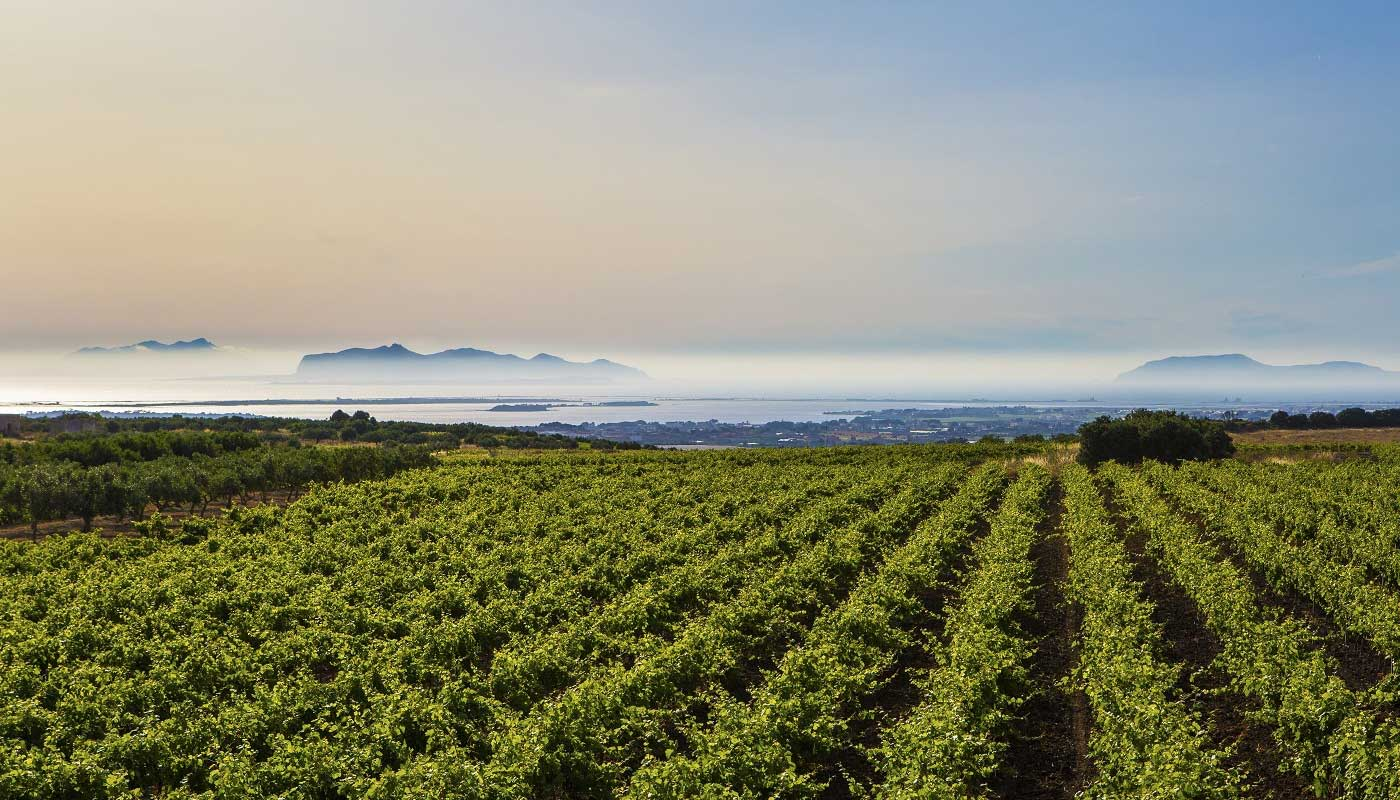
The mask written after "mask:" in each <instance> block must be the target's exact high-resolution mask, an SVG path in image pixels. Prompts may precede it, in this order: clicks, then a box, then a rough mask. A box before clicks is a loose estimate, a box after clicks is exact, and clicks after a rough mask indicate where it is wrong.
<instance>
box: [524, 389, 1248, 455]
mask: <svg viewBox="0 0 1400 800" xmlns="http://www.w3.org/2000/svg"><path fill="white" fill-rule="evenodd" d="M1131 410H1132V407H1131V406H1124V407H1117V406H1096V407H1084V406H1079V407H1066V408H1043V407H1032V406H1018V405H1011V406H996V407H991V408H987V407H970V406H965V407H949V408H934V409H928V408H891V409H885V410H883V411H878V412H868V411H865V412H862V411H846V412H843V411H832V412H828V413H829V414H830V415H831V416H832V419H829V420H823V421H820V422H782V421H778V422H761V423H747V422H719V421H717V420H713V419H712V420H706V421H703V422H695V421H675V422H648V421H643V420H636V421H630V422H584V423H579V424H568V423H563V422H550V423H546V424H542V425H534V426H517V427H519V428H520V429H522V430H529V431H535V432H537V433H541V434H563V435H565V436H578V437H592V438H603V439H611V440H613V441H623V442H637V443H639V444H644V445H656V446H659V447H680V448H706V447H828V446H832V445H842V444H899V443H915V442H967V441H976V440H978V439H981V438H984V437H988V436H990V437H995V438H998V439H1014V438H1016V437H1042V438H1046V439H1050V438H1053V437H1056V436H1069V435H1072V434H1074V433H1075V432H1076V431H1077V430H1078V429H1079V426H1080V425H1083V424H1084V423H1086V422H1089V421H1090V420H1092V419H1094V418H1095V417H1099V416H1102V415H1105V414H1107V415H1109V416H1113V417H1118V416H1122V415H1123V414H1126V413H1127V412H1129V411H1131ZM1274 410H1275V409H1272V408H1270V409H1263V408H1249V409H1241V408H1240V407H1238V406H1235V405H1234V403H1233V401H1224V402H1223V403H1222V404H1221V406H1220V407H1218V408H1195V409H1192V413H1193V414H1196V415H1199V416H1205V417H1210V418H1213V419H1240V420H1264V419H1267V418H1268V417H1269V415H1270V414H1271V413H1272V412H1273V411H1274Z"/></svg>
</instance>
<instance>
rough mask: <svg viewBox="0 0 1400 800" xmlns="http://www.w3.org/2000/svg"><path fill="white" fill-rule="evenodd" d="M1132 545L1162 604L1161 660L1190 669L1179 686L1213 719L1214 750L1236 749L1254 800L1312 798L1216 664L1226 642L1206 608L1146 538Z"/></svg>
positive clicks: (1136, 537) (1156, 613) (1151, 594)
mask: <svg viewBox="0 0 1400 800" xmlns="http://www.w3.org/2000/svg"><path fill="white" fill-rule="evenodd" d="M1127 543H1128V547H1129V550H1130V552H1131V553H1132V555H1133V558H1134V575H1133V577H1135V578H1136V579H1137V580H1139V581H1142V583H1143V585H1144V587H1145V589H1146V592H1147V596H1148V598H1149V599H1150V600H1151V601H1152V602H1153V604H1154V605H1155V606H1156V607H1155V609H1154V610H1153V614H1152V618H1153V621H1154V622H1156V623H1157V624H1158V625H1160V626H1161V629H1162V637H1163V643H1164V647H1163V652H1162V653H1161V654H1160V657H1161V658H1162V659H1164V660H1166V661H1169V662H1173V663H1179V664H1183V665H1185V669H1183V670H1182V671H1181V680H1180V682H1179V684H1178V688H1179V690H1180V691H1181V692H1182V695H1183V696H1184V697H1186V698H1188V699H1189V700H1190V702H1191V703H1192V704H1193V706H1194V708H1195V709H1196V710H1197V712H1198V713H1199V714H1200V715H1201V716H1202V717H1203V718H1204V719H1205V720H1207V723H1208V725H1207V732H1208V734H1209V736H1210V740H1211V746H1212V747H1213V748H1215V749H1217V750H1225V749H1228V748H1231V747H1233V748H1235V751H1234V755H1233V757H1232V758H1231V763H1232V764H1233V765H1234V766H1236V767H1239V768H1242V769H1243V771H1244V773H1245V774H1246V775H1247V776H1248V779H1249V781H1250V782H1251V790H1250V792H1249V796H1250V797H1256V798H1261V799H1263V798H1267V799H1268V800H1275V799H1277V800H1285V799H1287V800H1295V799H1296V798H1302V797H1312V796H1313V795H1312V789H1311V787H1310V786H1309V785H1308V784H1306V783H1304V782H1303V781H1302V780H1301V779H1300V778H1298V777H1297V776H1296V775H1293V774H1292V773H1285V772H1281V771H1280V770H1279V768H1278V766H1279V750H1278V747H1277V745H1276V744H1275V743H1274V739H1273V735H1272V731H1271V727H1270V726H1269V725H1266V724H1262V723H1259V722H1256V721H1254V720H1251V719H1250V718H1249V717H1248V711H1249V710H1250V709H1252V708H1254V707H1255V705H1254V704H1253V703H1252V702H1251V701H1250V700H1249V699H1248V698H1246V697H1244V696H1242V695H1240V694H1239V693H1237V692H1234V691H1231V690H1230V689H1229V679H1228V676H1227V675H1225V674H1224V671H1223V670H1221V669H1219V668H1218V667H1217V666H1216V664H1215V659H1216V657H1217V656H1219V655H1220V651H1221V644H1220V639H1219V638H1217V637H1216V635H1215V634H1214V633H1211V631H1210V629H1209V628H1207V627H1206V624H1205V618H1204V617H1203V616H1202V615H1201V611H1200V609H1199V608H1198V607H1197V606H1196V604H1195V603H1194V602H1192V600H1191V598H1189V597H1187V596H1186V593H1185V592H1183V591H1182V590H1181V588H1180V587H1179V586H1177V585H1176V584H1175V583H1174V582H1173V581H1172V580H1171V578H1170V577H1169V576H1168V575H1167V574H1166V572H1165V571H1164V570H1163V569H1162V568H1161V566H1160V565H1159V564H1158V563H1157V562H1156V561H1155V560H1154V559H1152V558H1151V557H1150V556H1148V555H1147V554H1146V553H1145V552H1144V542H1143V536H1142V534H1139V533H1133V534H1130V535H1129V536H1128V538H1127Z"/></svg>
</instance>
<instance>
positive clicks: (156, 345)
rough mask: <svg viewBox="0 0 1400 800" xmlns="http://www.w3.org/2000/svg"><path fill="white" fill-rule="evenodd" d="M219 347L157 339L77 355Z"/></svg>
mask: <svg viewBox="0 0 1400 800" xmlns="http://www.w3.org/2000/svg"><path fill="white" fill-rule="evenodd" d="M218 349H219V347H218V345H215V344H214V343H213V342H211V341H209V340H208V339H206V338H204V337H203V336H201V337H199V338H198V339H190V340H189V341H187V342H185V341H181V342H171V343H169V344H166V343H165V342H157V341H156V340H155V339H147V340H146V341H144V342H137V343H136V344H127V345H122V346H120V347H84V348H82V349H81V350H78V351H77V353H76V354H75V355H109V354H116V353H197V352H200V351H214V350H218Z"/></svg>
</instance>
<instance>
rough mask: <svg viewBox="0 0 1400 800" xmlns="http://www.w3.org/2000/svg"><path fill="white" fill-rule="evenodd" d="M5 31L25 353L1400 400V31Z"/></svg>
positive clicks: (216, 25)
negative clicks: (156, 352) (839, 374)
mask: <svg viewBox="0 0 1400 800" xmlns="http://www.w3.org/2000/svg"><path fill="white" fill-rule="evenodd" d="M0 13H3V18H4V20H5V22H4V24H3V25H0V109H3V111H0V187H3V188H2V189H0V351H2V352H4V353H8V354H11V355H13V354H16V353H34V352H49V351H54V352H56V351H61V350H68V349H73V348H76V347H79V346H84V345H98V344H101V345H114V344H123V343H127V342H132V341H137V340H141V339H148V338H156V339H163V340H172V339H176V338H185V339H187V338H193V337H196V336H206V337H209V338H211V339H213V340H215V341H217V342H219V343H220V344H224V345H228V346H231V347H237V348H244V349H247V350H249V351H267V352H284V353H296V352H312V351H319V350H327V349H337V348H340V347H350V346H374V345H378V344H384V343H388V342H391V341H398V342H403V343H405V344H407V345H409V346H411V347H414V348H415V349H419V350H433V349H437V348H442V347H455V346H468V345H471V346H478V347H485V348H489V349H495V350H500V351H512V352H521V353H524V354H527V355H528V354H531V353H533V352H537V351H541V350H547V351H549V352H554V353H560V354H563V355H566V356H572V357H589V358H591V357H595V356H600V355H601V356H607V357H610V358H617V359H618V360H630V362H632V363H640V365H641V366H643V367H649V368H650V369H651V370H652V371H657V369H658V367H657V365H658V364H662V365H664V364H667V363H677V364H680V363H685V359H691V360H692V362H693V363H697V364H698V363H701V362H706V363H710V364H711V365H714V364H718V365H720V366H719V367H717V368H718V369H721V370H722V369H724V366H723V365H724V364H726V363H728V362H729V361H731V360H735V359H757V360H758V361H755V362H753V363H760V362H761V361H762V360H763V359H769V360H770V361H771V362H773V363H778V362H787V363H795V362H796V361H805V362H814V361H816V362H820V361H821V359H822V358H823V357H825V356H826V355H832V356H836V357H840V358H843V359H846V360H848V361H852V362H863V363H880V364H897V363H899V359H900V358H901V357H903V356H905V355H910V356H911V357H912V356H914V355H917V356H919V357H927V356H928V355H929V354H941V355H942V356H943V357H945V358H946V359H949V361H948V362H947V363H963V364H966V363H969V362H970V361H971V362H977V363H979V364H980V365H981V367H980V368H982V369H993V370H995V369H997V366H996V365H998V364H1005V365H1024V364H1031V363H1036V364H1041V365H1044V364H1051V365H1053V366H1052V369H1054V370H1066V369H1075V368H1076V365H1086V364H1088V365H1094V366H1093V369H1106V368H1107V367H1105V366H1104V365H1110V364H1121V368H1122V369H1127V368H1129V367H1131V366H1133V365H1134V364H1135V363H1136V362H1137V361H1139V360H1141V359H1142V358H1145V357H1159V356H1164V355H1171V354H1189V353H1214V352H1246V353H1249V354H1251V355H1255V356H1257V357H1260V358H1264V359H1266V360H1276V361H1284V362H1289V361H1299V360H1309V359H1323V358H1356V359H1365V360H1370V361H1372V362H1373V363H1379V364H1381V365H1382V366H1387V367H1390V368H1397V369H1400V344H1397V339H1396V337H1395V336H1394V335H1393V334H1394V332H1395V324H1394V321H1393V320H1394V317H1395V312H1394V308H1395V307H1396V305H1397V300H1400V224H1397V223H1398V222H1400V147H1397V146H1396V141H1397V133H1398V132H1400V48H1397V47H1396V46H1395V42H1397V41H1400V6H1397V5H1396V4H1394V3H1336V4H1320V3H1288V2H1269V3H1233V4H1219V3H1189V2H1183V3H1140V4H1135V3H1113V4H1099V3H1095V4H1088V3H1084V4H1079V3H1046V2H1036V3H998V2H979V3H959V4H952V3H933V2H919V3H901V2H882V3H846V2H833V3H823V2H812V1H810V0H808V1H806V2H765V3H730V2H695V3H682V2H667V3H654V2H622V1H621V0H618V1H617V2H579V1H578V0H574V1H572V2H557V3H549V2H501V3H473V2H433V0H417V1H415V2H403V3H382V2H325V1H323V0H300V1H299V2H296V3H287V2H280V0H279V1H276V2H269V1H265V0H237V1H234V0H201V2H197V3H190V2H144V1H143V0H132V1H131V2H124V3H111V2H106V1H105V0H104V1H103V2H82V1H81V0H73V1H72V2H63V3H53V2H47V0H45V1H43V2H30V1H29V0H18V1H16V0H0ZM668 359H670V360H672V361H668ZM989 365H990V366H989ZM662 371H664V369H663V370H662Z"/></svg>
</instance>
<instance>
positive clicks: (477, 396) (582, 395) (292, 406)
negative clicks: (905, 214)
mask: <svg viewBox="0 0 1400 800" xmlns="http://www.w3.org/2000/svg"><path fill="white" fill-rule="evenodd" d="M587 392H588V390H587V389H583V390H581V389H580V387H577V386H575V387H558V386H489V387H483V386H476V387H468V386H450V387H449V386H442V385H433V386H405V385H393V386H383V385H380V386H366V385H356V386H334V385H321V384H300V383H282V382H276V381H272V380H267V379H239V380H217V381H209V380H205V381H184V380H171V381H130V382H122V381H105V382H102V383H100V384H98V383H81V382H68V383H61V384H60V383H47V384H37V383H34V384H30V385H18V384H9V385H4V386H0V413H25V412H30V411H55V410H58V409H75V410H83V411H138V410H145V411H151V412H159V413H186V414H194V413H214V414H260V415H263V416H270V417H302V418H307V419H324V418H326V417H329V416H330V415H331V413H332V412H334V411H335V410H336V409H344V410H345V411H355V410H359V409H363V410H365V411H368V412H369V413H371V414H373V415H374V416H375V417H377V418H379V419H382V420H408V421H416V422H479V423H483V424H488V425H538V424H542V423H546V422H567V423H573V424H577V423H581V422H621V421H630V420H647V421H662V422H667V421H680V420H696V421H702V420H710V419H714V420H718V421H720V422H753V423H762V422H771V421H774V420H789V421H794V422H803V421H819V420H825V419H831V418H832V415H831V414H830V413H828V412H834V411H852V412H861V411H879V410H881V409H886V408H919V407H925V408H938V407H945V406H995V405H1007V404H1009V403H1008V401H984V400H966V399H961V398H944V399H940V398H927V399H894V398H873V399H871V398H865V399H848V398H840V397H829V398H795V399H792V398H739V397H694V396H690V397H683V396H667V395H665V394H655V395H617V394H612V395H604V394H591V393H587ZM405 397H413V398H418V399H424V398H441V397H452V398H470V399H471V402H462V401H450V402H423V401H421V400H419V401H415V402H412V403H404V402H394V401H393V400H392V399H387V398H405ZM376 398H378V399H376ZM276 400H296V401H299V402H281V403H279V402H268V401H276ZM617 400H646V401H650V402H654V403H656V405H654V406H641V407H638V406H597V405H594V406H586V405H573V406H571V405H569V404H584V403H599V402H606V401H617ZM232 401H259V402H256V403H254V402H248V403H238V402H232ZM308 401H316V402H308ZM322 401H323V402H322ZM520 402H536V403H540V402H557V403H561V404H563V405H562V406H561V407H556V408H551V409H550V410H548V411H542V412H520V411H512V412H501V411H491V410H490V409H491V407H492V406H494V405H497V404H498V403H520ZM1015 404H1018V405H1030V406H1040V407H1068V406H1074V405H1090V406H1096V405H1101V404H1097V403H1074V402H1066V401H1063V400H1054V401H1028V402H1026V401H1016V403H1015Z"/></svg>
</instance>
